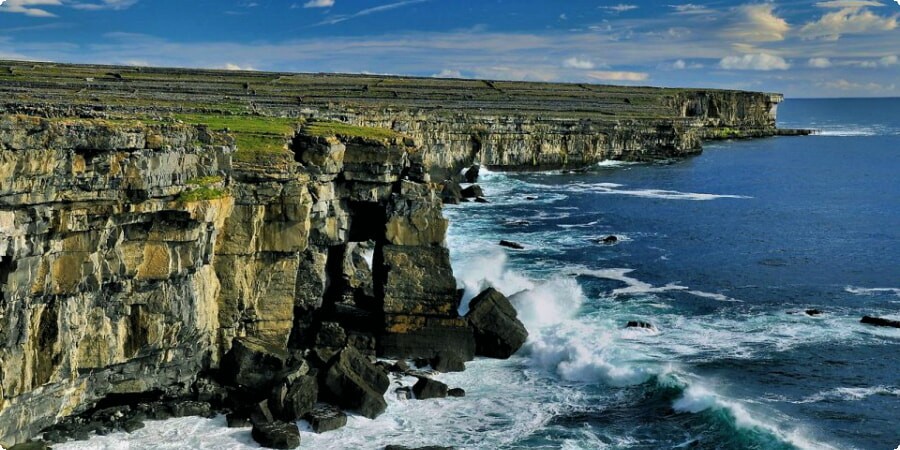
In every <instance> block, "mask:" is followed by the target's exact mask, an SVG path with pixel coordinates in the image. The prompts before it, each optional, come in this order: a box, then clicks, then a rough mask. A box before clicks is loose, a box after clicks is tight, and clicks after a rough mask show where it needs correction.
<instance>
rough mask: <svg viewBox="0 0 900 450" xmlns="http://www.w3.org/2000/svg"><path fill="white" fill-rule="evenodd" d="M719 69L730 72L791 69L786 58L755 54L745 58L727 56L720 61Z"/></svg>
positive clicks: (744, 56)
mask: <svg viewBox="0 0 900 450" xmlns="http://www.w3.org/2000/svg"><path fill="white" fill-rule="evenodd" d="M719 67H721V68H723V69H728V70H766V71H767V70H787V69H789V68H790V67H791V65H790V64H788V62H787V61H785V60H784V58H782V57H780V56H775V55H770V54H768V53H753V54H749V55H743V56H726V57H725V58H722V60H721V61H719Z"/></svg>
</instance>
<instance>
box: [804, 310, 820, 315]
mask: <svg viewBox="0 0 900 450" xmlns="http://www.w3.org/2000/svg"><path fill="white" fill-rule="evenodd" d="M804 312H805V313H806V315H807V316H819V315H822V311H820V310H818V309H807V310H806V311H804Z"/></svg>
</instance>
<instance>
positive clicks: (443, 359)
mask: <svg viewBox="0 0 900 450" xmlns="http://www.w3.org/2000/svg"><path fill="white" fill-rule="evenodd" d="M431 368H432V369H434V370H437V371H438V372H444V373H447V372H462V371H464V370H466V362H465V361H464V360H463V358H462V357H461V356H460V355H459V354H458V353H454V352H446V351H443V352H439V353H438V355H437V356H436V357H434V358H432V359H431Z"/></svg>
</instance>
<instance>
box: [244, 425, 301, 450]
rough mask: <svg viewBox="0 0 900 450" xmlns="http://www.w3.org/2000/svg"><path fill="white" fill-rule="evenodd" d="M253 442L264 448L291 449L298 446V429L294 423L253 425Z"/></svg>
mask: <svg viewBox="0 0 900 450" xmlns="http://www.w3.org/2000/svg"><path fill="white" fill-rule="evenodd" d="M250 434H251V436H253V440H254V441H256V442H257V443H259V445H261V446H263V447H265V448H276V449H292V448H297V447H299V446H300V429H298V428H297V425H296V424H294V423H287V422H272V423H263V424H259V425H253V431H252V432H251V433H250Z"/></svg>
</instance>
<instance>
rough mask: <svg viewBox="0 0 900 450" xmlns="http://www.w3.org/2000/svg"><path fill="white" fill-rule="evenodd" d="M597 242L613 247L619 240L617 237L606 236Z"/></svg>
mask: <svg viewBox="0 0 900 450" xmlns="http://www.w3.org/2000/svg"><path fill="white" fill-rule="evenodd" d="M597 242H598V243H600V244H606V245H612V244H615V243H617V242H619V238H618V237H617V236H615V235H612V234H611V235H609V236H606V237H605V238H602V239H598V241H597Z"/></svg>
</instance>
